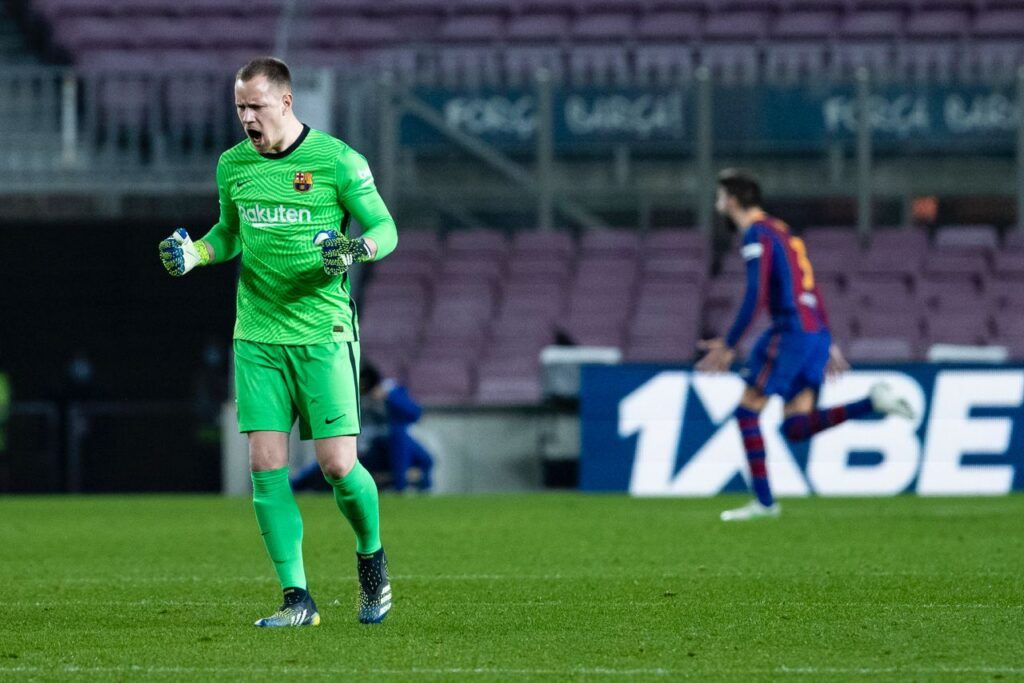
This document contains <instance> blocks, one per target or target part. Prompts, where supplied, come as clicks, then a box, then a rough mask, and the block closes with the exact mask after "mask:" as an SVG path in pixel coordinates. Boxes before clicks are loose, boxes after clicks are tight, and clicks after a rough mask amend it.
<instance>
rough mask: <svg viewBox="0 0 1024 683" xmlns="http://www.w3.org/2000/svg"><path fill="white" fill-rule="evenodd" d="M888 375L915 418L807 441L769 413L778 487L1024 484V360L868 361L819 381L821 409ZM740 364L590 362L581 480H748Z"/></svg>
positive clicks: (626, 483) (675, 491)
mask: <svg viewBox="0 0 1024 683" xmlns="http://www.w3.org/2000/svg"><path fill="white" fill-rule="evenodd" d="M879 380H885V381H887V382H889V383H890V384H891V385H892V386H893V387H894V388H895V389H896V391H897V392H899V393H900V394H902V395H904V396H906V397H907V398H908V399H909V401H910V403H911V405H912V406H913V407H914V410H915V411H916V413H917V418H916V419H914V420H905V419H902V418H897V417H887V418H884V419H870V420H857V421H850V422H847V423H845V424H843V425H840V426H838V427H836V428H834V429H831V430H828V431H825V432H822V433H820V434H819V435H817V436H816V437H814V438H813V439H812V440H811V441H809V442H803V443H802V444H792V443H789V442H787V441H786V440H784V439H783V437H782V434H781V433H780V431H779V429H778V428H779V425H780V424H781V422H782V405H781V401H779V399H778V398H773V399H772V400H771V402H770V403H769V405H768V407H767V408H766V410H765V412H764V414H763V415H762V418H761V429H762V432H763V434H764V437H765V443H766V447H767V458H768V472H769V476H770V478H771V483H772V486H773V488H774V489H775V491H776V493H777V494H778V495H781V496H808V495H812V494H817V495H823V496H891V495H896V494H901V493H916V494H920V495H993V496H994V495H1003V494H1007V493H1009V492H1010V491H1019V490H1021V489H1024V366H1019V365H1013V366H963V365H933V364H906V365H890V366H874V367H864V368H862V369H861V368H859V369H857V370H856V371H852V372H849V373H847V374H846V375H844V376H843V377H842V378H840V379H839V380H837V381H834V382H828V383H826V384H825V386H824V387H823V389H822V392H821V396H820V400H819V405H820V406H821V407H828V406H833V405H837V404H841V403H846V402H849V401H852V400H856V399H858V398H861V397H863V396H864V395H866V394H867V391H868V388H869V387H870V386H871V384H872V383H874V382H876V381H879ZM743 386H744V384H743V381H742V380H741V379H740V378H739V377H738V376H737V375H734V374H723V375H708V374H704V373H695V372H693V371H692V370H691V369H690V368H689V367H682V366H665V365H622V366H588V367H586V368H584V370H583V376H582V387H581V442H582V451H581V461H580V483H581V488H583V489H585V490H590V491H628V492H629V493H630V494H632V495H635V496H713V495H716V494H718V493H722V492H726V491H745V490H746V489H747V482H746V481H745V479H746V478H747V476H748V475H747V464H746V459H745V456H744V452H743V446H742V442H741V440H740V432H739V429H738V427H737V425H736V421H735V419H734V418H733V417H732V413H733V411H734V410H735V408H736V405H737V403H738V401H739V397H740V395H741V393H742V391H743Z"/></svg>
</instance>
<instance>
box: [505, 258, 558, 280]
mask: <svg viewBox="0 0 1024 683" xmlns="http://www.w3.org/2000/svg"><path fill="white" fill-rule="evenodd" d="M508 270H509V279H510V280H522V281H530V280H531V278H533V277H535V276H538V277H540V278H541V279H547V280H550V279H552V278H555V279H558V280H561V281H565V280H568V279H569V270H570V268H569V262H568V261H567V260H566V259H564V258H561V257H559V256H558V255H557V254H551V255H544V256H538V257H529V256H528V257H519V256H518V255H517V254H516V253H515V252H513V253H512V255H511V256H510V257H509V259H508Z"/></svg>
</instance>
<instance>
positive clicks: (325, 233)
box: [313, 230, 373, 275]
mask: <svg viewBox="0 0 1024 683" xmlns="http://www.w3.org/2000/svg"><path fill="white" fill-rule="evenodd" d="M313 244H316V245H317V246H319V247H320V250H321V255H322V256H323V259H324V272H326V273H327V274H328V275H344V274H345V273H347V272H348V269H349V268H351V267H352V264H353V263H366V262H367V261H369V260H370V259H371V258H373V255H372V254H371V253H370V246H369V245H368V244H367V243H366V240H364V239H363V238H361V237H360V238H359V239H355V240H350V239H349V238H347V237H343V236H340V235H338V233H337V231H335V230H321V231H320V232H318V233H317V234H316V237H314V238H313Z"/></svg>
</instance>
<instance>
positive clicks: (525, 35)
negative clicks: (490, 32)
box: [507, 14, 569, 45]
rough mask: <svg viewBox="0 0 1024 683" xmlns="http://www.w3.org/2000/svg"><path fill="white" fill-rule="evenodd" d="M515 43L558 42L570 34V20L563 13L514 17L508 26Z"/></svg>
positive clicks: (509, 36)
mask: <svg viewBox="0 0 1024 683" xmlns="http://www.w3.org/2000/svg"><path fill="white" fill-rule="evenodd" d="M507 35H508V39H509V40H510V41H512V42H515V43H551V44H556V45H557V44H558V43H559V42H561V41H562V40H564V39H565V38H566V36H568V35H569V20H568V19H567V18H566V17H565V16H563V15H561V14H527V15H523V16H517V17H513V18H512V19H510V20H509V23H508V27H507Z"/></svg>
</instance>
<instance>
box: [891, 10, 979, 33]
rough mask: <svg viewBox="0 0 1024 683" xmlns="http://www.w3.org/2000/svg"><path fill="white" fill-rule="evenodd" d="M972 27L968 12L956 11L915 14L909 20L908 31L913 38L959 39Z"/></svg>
mask: <svg viewBox="0 0 1024 683" xmlns="http://www.w3.org/2000/svg"><path fill="white" fill-rule="evenodd" d="M970 25H971V16H970V14H969V13H967V12H958V11H956V10H946V11H941V10H940V11H935V12H927V11H922V12H913V13H911V15H910V17H909V18H908V19H907V26H906V31H907V35H908V36H909V37H911V38H917V39H919V38H926V39H930V40H933V39H936V38H959V37H962V36H963V35H964V34H965V32H966V31H967V29H968V28H969V27H970Z"/></svg>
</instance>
